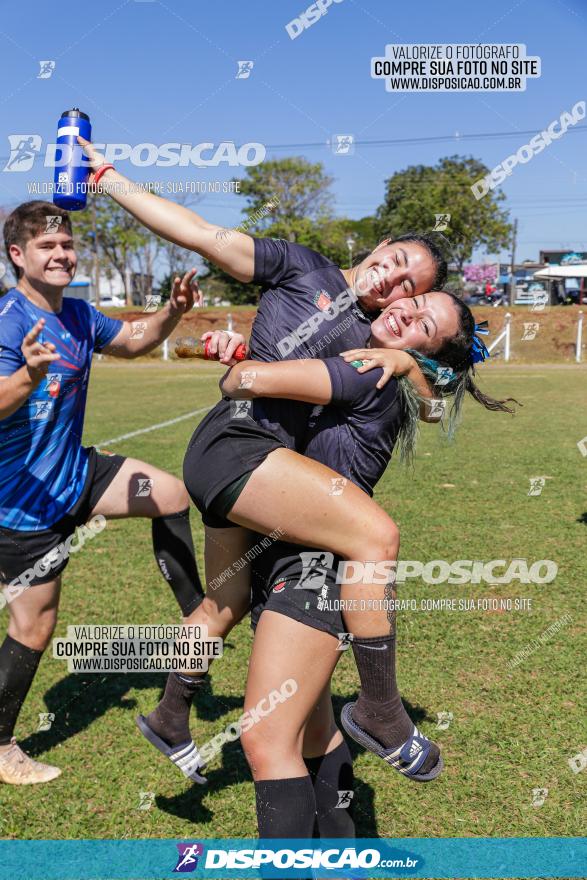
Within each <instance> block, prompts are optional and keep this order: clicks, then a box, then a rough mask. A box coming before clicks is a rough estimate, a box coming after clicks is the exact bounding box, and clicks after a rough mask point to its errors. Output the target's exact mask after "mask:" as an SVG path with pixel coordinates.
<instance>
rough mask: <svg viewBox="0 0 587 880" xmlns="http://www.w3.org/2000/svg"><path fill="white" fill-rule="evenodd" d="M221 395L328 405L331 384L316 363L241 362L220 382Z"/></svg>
mask: <svg viewBox="0 0 587 880" xmlns="http://www.w3.org/2000/svg"><path fill="white" fill-rule="evenodd" d="M220 388H221V390H222V392H223V393H224V394H226V395H228V397H232V398H233V399H235V400H251V399H252V398H255V397H285V398H287V399H288V400H302V401H305V402H306V403H321V404H326V403H330V401H331V399H332V382H331V381H330V375H329V373H328V370H327V369H326V366H325V365H324V364H323V363H322V361H319V360H299V361H278V362H276V363H271V364H267V363H265V362H264V361H241V363H240V364H237V365H236V366H234V367H233V368H232V369H231V370H229V371H228V373H226V375H225V376H224V377H223V378H222V379H221V381H220Z"/></svg>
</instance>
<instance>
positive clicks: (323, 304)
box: [314, 290, 332, 312]
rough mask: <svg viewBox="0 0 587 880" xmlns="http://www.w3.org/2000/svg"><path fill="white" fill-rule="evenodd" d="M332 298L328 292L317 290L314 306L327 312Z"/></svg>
mask: <svg viewBox="0 0 587 880" xmlns="http://www.w3.org/2000/svg"><path fill="white" fill-rule="evenodd" d="M331 302H332V297H331V296H330V294H329V293H328V291H326V290H317V291H316V293H315V294H314V305H315V306H318V308H319V309H320V311H321V312H325V311H326V309H328V308H329V307H330V304H331Z"/></svg>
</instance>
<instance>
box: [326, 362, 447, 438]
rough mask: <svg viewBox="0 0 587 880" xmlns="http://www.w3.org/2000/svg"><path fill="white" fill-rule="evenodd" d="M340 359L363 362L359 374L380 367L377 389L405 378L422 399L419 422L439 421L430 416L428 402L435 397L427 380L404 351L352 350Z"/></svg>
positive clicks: (438, 417) (435, 417) (438, 418)
mask: <svg viewBox="0 0 587 880" xmlns="http://www.w3.org/2000/svg"><path fill="white" fill-rule="evenodd" d="M341 357H343V358H344V359H345V361H346V362H347V363H351V362H352V361H359V360H362V361H364V364H363V366H362V367H358V368H357V369H358V372H359V373H366V372H367V371H368V370H373V369H375V368H376V367H381V368H382V370H383V376H382V377H381V379H380V380H379V382H378V383H377V388H383V386H384V385H385V384H386V383H387V382H388V381H389V379H391V377H392V376H407V377H408V379H409V380H410V382H411V383H412V385H413V386H414V388H415V389H416V393H417V394H418V395H419V396H420V397H422V398H424V400H423V401H422V403H421V404H420V420H421V421H423V422H429V423H435V422H439V421H440V418H441V416H440V415H438V416H431V415H430V408H431V403H428V401H431V402H432V401H434V400H435V397H434V394H433V392H432V389H431V388H430V385H429V383H428V380H427V379H426V377H425V375H424V373H423V372H422V370H421V369H420V367H419V366H418V364H417V363H416V361H415V360H414V358H413V357H412V356H411V355H410V354H408V353H407V352H406V351H402V350H401V349H396V348H354V349H352V350H351V351H344V352H342V355H341Z"/></svg>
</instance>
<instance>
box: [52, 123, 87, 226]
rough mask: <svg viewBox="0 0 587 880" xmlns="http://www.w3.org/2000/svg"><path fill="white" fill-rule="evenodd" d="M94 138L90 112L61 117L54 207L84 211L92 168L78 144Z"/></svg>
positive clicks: (58, 132)
mask: <svg viewBox="0 0 587 880" xmlns="http://www.w3.org/2000/svg"><path fill="white" fill-rule="evenodd" d="M78 135H81V136H82V137H83V138H85V139H86V140H88V141H91V139H92V126H91V125H90V117H89V116H88V115H87V113H82V111H81V110H79V109H78V108H77V107H74V108H73V110H66V111H65V113H62V114H61V119H60V120H59V124H58V126H57V146H58V147H61V148H62V149H61V150H59V149H58V150H57V161H58V162H59V164H57V163H56V165H55V191H54V193H53V204H54V205H57V207H58V208H65V210H66V211H81V210H82V208H85V206H86V200H87V195H88V193H87V189H88V178H89V176H90V166H89V164H88V161H87V159H86V156H85V154H84V151H83V147H82V146H81V145H80V144H78V142H77V136H78Z"/></svg>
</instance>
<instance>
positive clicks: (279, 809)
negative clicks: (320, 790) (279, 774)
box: [255, 776, 316, 838]
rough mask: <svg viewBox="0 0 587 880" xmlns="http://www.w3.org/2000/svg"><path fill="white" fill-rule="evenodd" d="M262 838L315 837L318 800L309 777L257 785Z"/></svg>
mask: <svg viewBox="0 0 587 880" xmlns="http://www.w3.org/2000/svg"><path fill="white" fill-rule="evenodd" d="M255 796H256V800H257V823H258V826H259V837H261V838H264V837H293V838H311V837H312V833H313V831H314V822H315V819H316V798H315V796H314V787H313V785H312V780H311V779H310V777H309V776H298V777H295V778H294V779H264V780H262V781H261V782H255Z"/></svg>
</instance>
